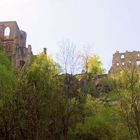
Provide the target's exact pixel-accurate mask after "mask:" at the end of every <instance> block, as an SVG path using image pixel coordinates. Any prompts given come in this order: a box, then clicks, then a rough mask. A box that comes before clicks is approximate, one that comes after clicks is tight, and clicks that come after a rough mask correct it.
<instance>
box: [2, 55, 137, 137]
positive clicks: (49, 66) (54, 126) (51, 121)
mask: <svg viewBox="0 0 140 140" xmlns="http://www.w3.org/2000/svg"><path fill="white" fill-rule="evenodd" d="M96 60H97V61H96ZM65 64H66V63H65ZM88 65H89V66H88V67H86V68H87V70H86V72H85V73H82V74H81V75H73V74H72V73H71V74H67V73H64V74H60V66H59V65H58V64H57V63H56V62H54V60H53V59H51V58H50V57H49V56H47V55H44V54H40V55H38V56H37V57H36V58H35V59H34V60H33V62H32V64H31V66H30V67H28V68H26V69H24V70H21V71H18V72H17V73H15V72H13V71H12V69H11V66H10V61H9V60H8V58H7V57H6V56H5V54H4V53H3V52H0V139H1V140H129V139H130V140H132V139H133V140H135V139H137V140H139V139H140V93H139V92H140V78H139V73H138V71H137V69H132V71H129V70H125V71H123V72H121V74H120V77H117V78H116V79H115V78H114V79H112V78H111V77H109V78H106V79H104V81H102V84H104V85H109V86H111V87H112V89H111V91H108V92H107V93H103V91H101V92H100V91H97V89H96V83H95V80H94V77H96V75H97V74H102V73H103V69H102V68H101V62H100V61H99V58H98V57H95V56H94V57H91V58H90V59H89V63H88ZM72 66H74V65H72ZM86 66H87V65H86ZM94 66H95V67H94ZM66 68H67V66H65V71H66V72H67V70H66ZM71 68H72V67H71ZM71 71H72V70H71ZM92 75H94V76H93V77H92ZM82 78H83V80H81V79H82ZM80 80H81V81H82V82H83V83H80V82H79V81H80Z"/></svg>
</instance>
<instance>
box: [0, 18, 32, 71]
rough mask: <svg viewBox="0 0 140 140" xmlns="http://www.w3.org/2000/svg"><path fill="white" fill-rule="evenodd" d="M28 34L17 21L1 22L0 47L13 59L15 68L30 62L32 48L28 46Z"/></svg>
mask: <svg viewBox="0 0 140 140" xmlns="http://www.w3.org/2000/svg"><path fill="white" fill-rule="evenodd" d="M26 36H27V35H26V32H24V31H22V30H20V29H19V27H18V25H17V22H16V21H7V22H0V48H1V49H2V50H4V52H5V53H6V55H7V56H8V57H9V59H10V60H11V62H12V68H13V69H15V68H19V67H22V66H26V65H28V64H29V63H30V60H31V57H32V48H31V45H28V48H26Z"/></svg>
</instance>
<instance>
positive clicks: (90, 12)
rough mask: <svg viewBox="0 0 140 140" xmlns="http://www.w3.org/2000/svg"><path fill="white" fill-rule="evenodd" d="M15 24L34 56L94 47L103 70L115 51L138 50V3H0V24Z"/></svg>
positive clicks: (57, 0) (110, 0) (69, 0)
mask: <svg viewBox="0 0 140 140" xmlns="http://www.w3.org/2000/svg"><path fill="white" fill-rule="evenodd" d="M11 20H12V21H13V20H14V21H17V23H18V25H19V28H20V29H22V30H24V31H26V32H27V38H28V39H27V44H31V45H32V47H33V52H34V53H35V54H37V53H38V52H41V51H42V48H44V47H47V49H48V53H49V54H51V55H53V56H55V54H56V53H57V52H58V50H59V43H60V42H61V41H62V40H65V39H69V40H71V41H72V42H74V43H75V44H76V45H77V46H82V47H83V46H86V45H90V46H93V51H94V53H96V54H97V55H99V56H100V58H101V61H102V62H103V66H104V68H105V69H107V70H108V69H109V68H110V66H111V62H112V55H113V53H115V51H116V50H118V51H120V52H124V51H126V50H128V51H133V50H140V41H139V40H140V0H0V21H11Z"/></svg>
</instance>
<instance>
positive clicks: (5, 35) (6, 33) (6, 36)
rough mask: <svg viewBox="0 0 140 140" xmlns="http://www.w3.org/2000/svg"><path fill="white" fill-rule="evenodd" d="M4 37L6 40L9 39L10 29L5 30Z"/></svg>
mask: <svg viewBox="0 0 140 140" xmlns="http://www.w3.org/2000/svg"><path fill="white" fill-rule="evenodd" d="M4 37H5V38H7V39H8V38H9V37H10V28H9V27H6V28H5V30H4Z"/></svg>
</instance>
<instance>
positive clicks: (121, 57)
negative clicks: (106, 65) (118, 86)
mask: <svg viewBox="0 0 140 140" xmlns="http://www.w3.org/2000/svg"><path fill="white" fill-rule="evenodd" d="M132 66H136V67H137V68H139V69H140V51H133V52H128V51H126V52H124V53H120V52H119V51H116V53H115V54H113V59H112V66H111V69H110V71H109V74H116V73H117V72H119V70H120V69H122V68H129V67H132Z"/></svg>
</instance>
